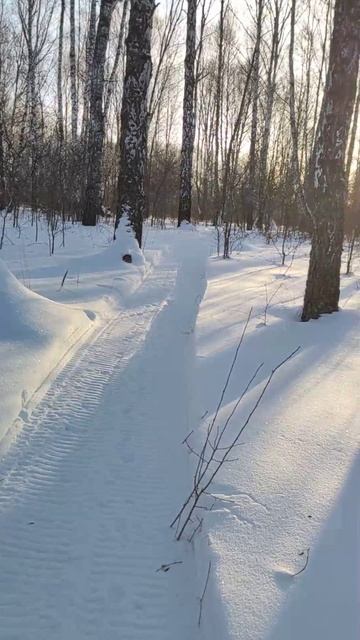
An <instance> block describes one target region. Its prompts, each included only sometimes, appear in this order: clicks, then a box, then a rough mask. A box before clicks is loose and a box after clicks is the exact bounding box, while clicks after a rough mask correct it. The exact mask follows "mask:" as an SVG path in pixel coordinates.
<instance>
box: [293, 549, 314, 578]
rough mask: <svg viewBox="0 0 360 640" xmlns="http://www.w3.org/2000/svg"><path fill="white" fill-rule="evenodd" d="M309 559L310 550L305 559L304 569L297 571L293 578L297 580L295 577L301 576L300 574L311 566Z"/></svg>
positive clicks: (307, 551) (307, 550)
mask: <svg viewBox="0 0 360 640" xmlns="http://www.w3.org/2000/svg"><path fill="white" fill-rule="evenodd" d="M300 555H303V553H301V554H300ZM309 557H310V548H308V549H306V558H305V564H304V566H303V568H302V569H300V571H297V572H296V573H293V574H292V577H293V578H295V576H299V575H300V573H302V572H303V571H305V569H306V567H307V566H308V564H309Z"/></svg>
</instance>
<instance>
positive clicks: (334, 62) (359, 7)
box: [293, 0, 360, 321]
mask: <svg viewBox="0 0 360 640" xmlns="http://www.w3.org/2000/svg"><path fill="white" fill-rule="evenodd" d="M293 1H294V0H293ZM359 52H360V0H336V3H335V13H334V25H333V32H332V38H331V45H330V55H329V69H328V74H327V81H326V87H325V92H324V97H323V106H322V108H321V116H320V117H321V122H320V123H319V128H318V137H317V140H316V143H315V166H314V173H313V184H312V188H313V198H312V205H313V221H314V228H313V237H312V245H311V253H310V264H309V271H308V278H307V283H306V291H305V298H304V306H303V311H302V320H303V321H307V320H310V319H312V318H318V317H319V316H320V315H321V314H323V313H332V312H334V311H337V310H338V305H339V296H340V268H341V253H342V243H343V226H344V206H345V197H346V177H345V158H346V147H347V141H348V135H349V129H350V123H351V116H352V113H353V108H354V102H355V95H356V81H357V75H358V67H359Z"/></svg>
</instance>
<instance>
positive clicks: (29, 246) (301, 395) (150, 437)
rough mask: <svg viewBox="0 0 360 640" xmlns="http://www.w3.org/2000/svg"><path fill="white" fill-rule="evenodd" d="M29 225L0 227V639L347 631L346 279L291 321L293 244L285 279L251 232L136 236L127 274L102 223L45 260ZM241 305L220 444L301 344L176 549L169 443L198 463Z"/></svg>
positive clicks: (349, 438) (177, 478) (356, 628)
mask: <svg viewBox="0 0 360 640" xmlns="http://www.w3.org/2000/svg"><path fill="white" fill-rule="evenodd" d="M33 232H34V230H33V229H32V228H31V226H30V224H29V223H28V224H24V225H23V226H22V231H21V235H20V238H18V237H17V232H16V230H12V229H8V230H7V238H6V242H5V246H4V248H3V250H2V252H1V254H0V258H2V259H3V260H4V263H5V265H6V266H2V267H1V271H0V283H1V291H0V295H1V296H2V300H5V301H6V304H5V305H4V306H3V308H2V311H1V316H0V318H1V324H0V355H1V364H0V367H1V374H2V376H1V386H0V400H1V407H2V411H1V415H0V424H1V430H2V431H1V433H0V438H1V437H2V435H3V434H4V433H7V437H6V438H5V439H4V438H2V457H1V460H0V548H1V550H2V553H1V554H0V573H1V576H2V580H1V583H0V610H1V632H0V637H1V638H4V640H24V639H26V640H45V638H46V640H48V638H51V639H54V640H56V639H59V640H85V638H86V639H87V638H94V639H96V640H99V639H100V638H101V640H117V639H118V638H121V640H145V639H149V640H160V639H164V640H170V639H171V640H196V638H199V639H200V638H204V640H205V638H206V640H289V639H290V638H291V640H300V639H301V640H303V638H308V639H309V640H320V639H322V638H326V640H338V639H339V638H340V637H345V638H346V639H347V640H355V638H358V636H359V633H360V621H359V617H360V614H359V611H360V608H359V605H360V586H359V577H358V576H359V564H360V563H359V537H360V536H359V534H360V507H359V500H358V487H359V484H360V460H359V455H358V452H359V446H360V418H359V408H360V400H359V389H358V386H359V383H358V380H359V372H360V348H359V347H360V345H359V342H360V338H359V328H360V327H359V324H360V323H359V321H360V289H359V287H358V281H357V277H356V275H353V276H350V277H345V276H344V277H343V281H342V311H341V312H340V313H338V314H335V315H332V316H329V317H325V318H322V319H321V320H319V321H316V322H310V323H307V324H302V323H300V322H299V321H298V311H299V309H300V305H301V300H302V295H303V290H304V285H305V276H306V267H307V251H308V248H307V247H306V246H305V245H300V246H299V247H298V248H297V251H296V253H295V257H294V259H293V260H292V257H291V255H289V256H288V258H287V264H286V265H285V266H284V267H281V266H279V262H280V260H279V255H278V252H277V249H276V248H275V247H274V246H273V245H266V244H265V241H264V239H263V238H259V237H256V236H255V235H254V236H251V235H250V236H248V237H247V238H246V239H244V240H243V242H242V246H241V249H240V251H239V252H238V253H237V254H234V256H233V258H232V259H231V260H227V261H223V260H221V259H218V258H217V257H215V256H213V255H212V256H210V254H211V252H213V250H214V241H215V238H214V234H213V231H212V230H211V229H200V230H198V231H195V230H194V231H192V230H191V228H190V229H189V232H184V230H180V231H177V230H174V229H169V230H163V231H159V230H156V229H146V230H145V235H144V237H145V252H144V254H145V262H144V260H143V259H142V257H141V256H140V255H139V254H136V253H135V254H134V263H133V264H130V265H129V264H125V263H123V262H122V261H121V254H123V253H124V252H127V251H130V252H133V250H134V247H133V245H132V244H131V242H130V241H129V240H128V236H126V235H125V236H122V235H120V237H119V238H118V241H117V242H116V243H115V244H112V243H111V238H112V228H111V226H108V225H106V224H104V225H102V226H100V227H99V228H97V229H96V230H91V229H90V230H89V229H82V228H79V227H78V226H74V227H70V228H69V230H68V231H67V233H66V237H65V240H66V242H65V247H60V246H57V248H56V251H55V255H54V256H49V255H48V246H47V239H46V235H44V233H43V234H42V235H41V236H40V243H37V244H34V240H33ZM129 242H130V244H129V246H128V243H129ZM57 244H58V245H60V244H61V237H60V236H59V238H57ZM209 256H210V257H209ZM7 267H8V268H9V269H10V270H11V271H12V272H13V273H14V274H15V275H16V276H17V278H18V280H16V279H14V278H13V277H12V276H11V274H9V271H7ZM355 271H356V269H355ZM66 272H67V275H66V278H65V281H64V283H63V286H62V280H63V278H64V275H65V273H66ZM206 275H207V283H206ZM206 284H207V289H206ZM29 287H30V289H31V290H29ZM205 289H206V293H205ZM204 293H205V296H204ZM203 296H204V298H203ZM202 298H203V299H202ZM201 301H202V302H201ZM199 305H200V307H199ZM250 309H252V312H251V318H250V322H249V325H248V328H247V331H246V334H245V338H244V341H243V344H242V346H241V348H240V350H239V355H238V358H237V361H236V364H235V367H234V370H233V373H232V376H231V380H230V383H229V385H228V387H227V390H226V394H225V397H224V401H223V403H222V408H221V411H220V413H219V417H218V424H219V425H220V426H221V425H223V424H224V422H225V420H226V417H227V416H228V415H229V412H231V410H232V409H233V408H234V406H235V403H236V402H237V400H238V399H239V397H240V396H241V393H242V392H243V390H244V388H245V386H246V384H247V383H248V381H249V379H250V378H251V376H252V374H253V372H254V370H255V369H256V368H257V366H258V365H259V364H261V363H262V362H263V363H264V364H263V367H262V368H261V370H260V372H259V374H258V376H257V377H256V379H255V381H254V382H253V383H252V385H251V388H250V391H249V393H248V394H247V395H246V396H245V397H244V399H243V400H242V402H241V403H240V405H239V407H238V409H237V411H236V412H235V414H234V417H233V418H232V421H231V423H230V431H229V434H228V437H230V436H231V435H232V434H236V433H237V432H238V430H239V428H241V425H242V424H243V422H244V419H246V416H247V415H248V413H249V411H250V410H251V408H252V406H253V404H254V402H256V398H257V397H258V396H259V393H260V392H261V389H262V388H263V385H264V384H265V382H266V379H267V376H268V375H269V373H270V371H271V369H272V368H273V367H274V366H276V365H277V364H278V363H279V362H280V361H281V360H282V359H283V358H284V357H285V356H287V355H288V354H289V353H290V352H292V351H293V350H294V349H296V348H297V347H298V346H299V347H300V350H299V351H298V352H297V353H296V355H295V356H294V357H293V358H292V359H291V360H290V361H289V362H287V363H286V364H285V365H284V367H282V368H281V369H280V370H279V371H278V372H277V373H276V374H275V376H274V378H273V380H272V382H271V385H270V387H269V389H268V390H267V392H266V394H265V396H264V398H263V400H262V402H261V404H260V406H259V408H258V409H257V411H256V413H255V414H254V416H253V418H252V419H251V421H250V423H249V425H248V426H247V428H246V430H245V431H244V433H243V435H242V437H241V439H240V446H239V447H237V449H236V455H235V456H234V458H235V459H234V461H232V462H229V463H227V464H226V465H225V466H224V467H223V468H222V470H221V471H220V474H219V475H218V476H217V477H216V478H215V480H214V482H213V484H212V486H211V493H212V494H213V495H214V496H216V500H215V501H213V499H212V498H210V496H207V503H206V505H207V506H209V505H211V506H212V509H211V511H206V510H203V511H201V516H203V525H202V528H201V529H199V531H198V533H197V534H196V536H195V537H194V540H193V542H192V543H188V542H186V540H185V539H184V541H182V542H180V543H179V542H176V541H175V540H174V531H173V530H172V529H170V528H169V523H170V522H171V520H172V518H173V517H174V516H175V515H176V512H177V510H178V509H179V508H180V506H181V504H182V502H183V500H184V499H185V498H186V495H187V493H188V492H189V490H191V486H192V473H193V470H194V468H195V465H196V461H197V460H196V458H195V456H194V454H190V453H189V451H188V450H187V447H186V446H185V445H184V444H182V442H183V440H184V438H185V437H186V436H187V434H189V433H190V432H192V435H191V440H190V442H191V445H192V447H193V448H194V450H199V449H200V447H201V443H202V442H203V439H204V437H205V435H206V430H207V426H208V424H209V422H210V421H211V418H212V416H213V414H214V411H215V409H216V406H217V403H218V401H219V397H220V394H221V391H222V389H223V387H224V382H225V379H226V376H227V374H228V371H229V367H230V365H231V361H232V359H233V356H234V353H235V349H236V346H237V344H238V342H239V339H240V336H241V333H242V331H243V327H244V323H245V322H246V318H247V317H248V315H249V311H250ZM10 314H12V315H10ZM8 318H11V323H9V322H8V321H7V319H8ZM196 322H197V323H196ZM195 323H196V329H195ZM17 362H19V363H20V365H19V366H17V365H16V363H17ZM6 367H7V368H6ZM4 371H5V372H6V376H4V375H3V372H4ZM4 379H5V382H4ZM39 387H40V391H37V392H36V389H38V388H39ZM34 392H35V395H33V394H34ZM4 407H5V409H4ZM5 445H6V446H5ZM186 537H188V536H185V538H186ZM209 562H211V564H210V565H209ZM305 565H306V567H305ZM209 566H210V570H209ZM304 567H305V569H304V571H301V570H302V568H304ZM208 572H209V573H208ZM298 572H300V573H299V574H298V575H294V574H296V573H298ZM207 576H208V581H207ZM205 586H206V588H205V590H204V587H205ZM201 596H203V597H202V599H201ZM200 599H201V601H200ZM200 608H201V625H200V626H199V625H198V618H199V612H200Z"/></svg>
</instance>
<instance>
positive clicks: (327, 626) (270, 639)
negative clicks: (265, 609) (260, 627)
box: [263, 454, 360, 640]
mask: <svg viewBox="0 0 360 640" xmlns="http://www.w3.org/2000/svg"><path fill="white" fill-rule="evenodd" d="M359 486H360V454H358V455H357V456H356V458H355V459H354V461H353V464H352V466H351V469H350V470H349V473H348V475H347V477H346V480H345V482H344V485H343V487H342V489H341V492H340V493H339V494H338V496H337V497H336V500H335V503H334V506H333V509H332V511H331V513H330V515H329V518H328V519H327V521H326V522H325V523H324V525H323V527H322V530H321V532H320V534H319V537H318V539H317V542H316V545H315V546H314V547H312V548H310V553H309V563H308V566H307V568H306V569H305V570H304V571H303V572H302V573H301V574H300V575H298V576H295V577H293V576H292V575H290V574H288V573H287V572H286V571H284V572H282V571H279V572H277V574H276V576H275V579H276V582H277V583H278V585H279V587H280V589H281V590H282V591H283V605H282V607H281V609H280V611H279V614H278V617H277V620H276V621H275V622H274V624H273V626H272V628H271V630H270V631H269V633H268V634H267V635H266V637H265V638H264V639H263V640H290V639H291V640H304V638H306V639H307V640H325V639H326V640H340V638H344V639H346V640H358V638H360V500H359Z"/></svg>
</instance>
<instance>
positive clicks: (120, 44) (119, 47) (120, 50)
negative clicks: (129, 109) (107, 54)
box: [104, 0, 129, 120]
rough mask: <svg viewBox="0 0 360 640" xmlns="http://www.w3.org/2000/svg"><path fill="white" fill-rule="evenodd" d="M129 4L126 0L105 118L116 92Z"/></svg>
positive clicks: (105, 108)
mask: <svg viewBox="0 0 360 640" xmlns="http://www.w3.org/2000/svg"><path fill="white" fill-rule="evenodd" d="M128 4H129V0H124V2H123V10H122V16H121V23H120V31H119V38H118V43H117V47H116V53H115V58H114V64H113V67H112V69H111V73H110V78H109V81H108V85H107V90H106V96H105V106H104V116H105V120H106V118H107V115H108V112H109V107H110V100H111V97H112V95H113V93H114V86H115V82H116V76H117V71H118V66H119V62H120V58H121V54H122V52H123V48H124V39H125V26H126V17H127V10H128Z"/></svg>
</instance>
